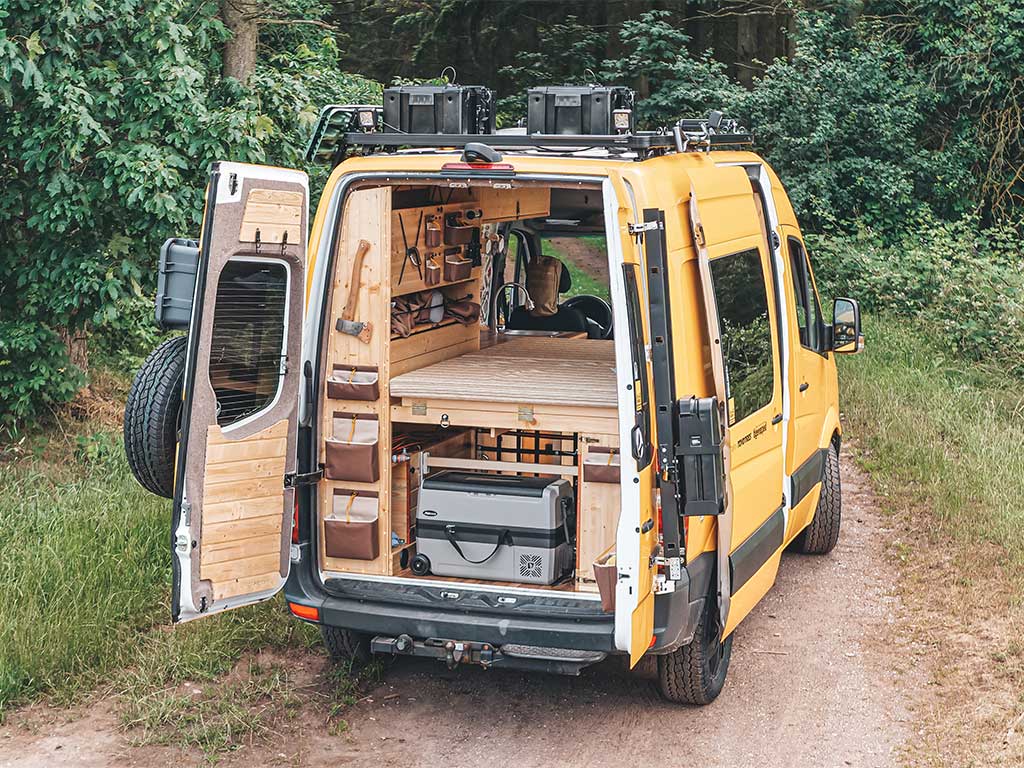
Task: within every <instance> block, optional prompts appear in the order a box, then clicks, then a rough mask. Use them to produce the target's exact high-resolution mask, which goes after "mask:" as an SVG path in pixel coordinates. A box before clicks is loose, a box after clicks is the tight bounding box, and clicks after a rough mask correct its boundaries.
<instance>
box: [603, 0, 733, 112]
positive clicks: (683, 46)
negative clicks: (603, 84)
mask: <svg viewBox="0 0 1024 768" xmlns="http://www.w3.org/2000/svg"><path fill="white" fill-rule="evenodd" d="M671 16H672V14H670V13H669V12H668V11H648V12H647V13H645V14H643V15H642V16H641V17H640V18H639V19H633V20H629V21H626V22H624V23H623V24H622V27H621V29H620V30H619V37H620V38H621V39H622V42H623V46H624V48H625V49H626V50H627V51H628V53H627V54H626V55H625V56H624V57H623V58H621V59H618V60H611V61H605V62H604V65H603V66H604V71H603V73H602V74H603V75H604V77H605V78H606V79H610V80H613V81H615V82H618V83H623V84H626V85H630V86H633V87H634V88H637V89H638V90H639V92H640V95H641V98H640V100H639V104H638V105H637V109H636V117H637V122H638V125H639V126H640V127H642V128H648V129H655V128H660V127H663V126H666V125H668V124H670V123H672V122H674V121H676V120H678V119H679V118H681V117H694V116H703V115H706V114H707V113H708V111H709V110H711V109H726V110H728V109H729V108H730V106H731V105H732V104H733V103H734V102H735V100H736V99H737V98H738V96H739V94H740V92H741V89H740V87H739V86H738V85H736V84H735V83H734V82H732V81H730V80H729V78H728V77H727V76H726V74H725V65H724V64H722V63H721V62H718V61H715V60H714V59H713V58H712V57H711V53H710V52H709V51H705V52H702V53H700V54H698V55H693V54H691V53H690V52H689V46H690V37H689V35H687V34H686V32H684V31H683V30H682V29H680V28H677V27H675V26H673V25H672V23H671V21H670V18H671Z"/></svg>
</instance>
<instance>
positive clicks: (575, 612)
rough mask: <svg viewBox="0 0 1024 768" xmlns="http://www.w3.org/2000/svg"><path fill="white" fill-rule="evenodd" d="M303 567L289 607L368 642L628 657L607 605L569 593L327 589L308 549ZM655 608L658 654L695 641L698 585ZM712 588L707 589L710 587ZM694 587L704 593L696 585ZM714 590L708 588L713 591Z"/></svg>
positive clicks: (352, 584)
mask: <svg viewBox="0 0 1024 768" xmlns="http://www.w3.org/2000/svg"><path fill="white" fill-rule="evenodd" d="M300 552H301V561H300V562H296V563H292V569H291V575H290V576H289V578H288V582H287V583H286V584H285V588H284V592H285V597H286V599H287V600H288V601H289V602H293V603H298V604H300V605H310V606H315V607H317V608H318V609H319V612H320V622H321V623H323V624H327V625H329V626H336V627H344V628H347V629H351V630H353V631H355V632H361V633H365V634H368V635H375V636H376V635H382V636H386V637H397V636H399V635H403V634H404V635H409V636H410V637H413V638H417V639H427V638H443V639H453V640H459V641H465V642H473V643H489V644H491V645H493V646H495V647H497V648H500V647H501V646H503V645H506V644H514V645H522V646H540V647H544V648H563V649H573V650H579V651H599V652H603V653H608V654H612V653H620V651H619V650H618V649H616V647H615V616H614V614H611V613H604V612H602V611H601V605H600V602H599V601H597V600H585V599H579V598H575V597H573V596H571V595H570V594H567V593H559V592H551V593H548V594H543V595H534V594H529V595H526V594H522V593H508V594H503V593H501V592H495V591H491V590H486V591H485V590H481V589H479V588H478V587H477V586H476V585H472V584H459V585H457V587H453V586H452V585H444V584H440V585H437V584H438V583H437V582H428V581H424V582H422V583H417V584H409V583H396V582H393V581H369V580H364V579H351V578H348V579H345V578H340V579H328V580H327V582H326V584H325V585H323V586H321V585H320V583H319V580H318V579H315V577H314V576H313V574H312V572H311V568H310V567H309V565H308V560H307V559H306V557H307V556H308V545H302V546H301V547H300ZM694 581H698V582H699V581H700V578H699V577H698V578H697V579H693V578H690V579H687V580H686V582H685V584H684V583H683V582H680V583H679V584H680V588H679V589H677V590H676V591H675V592H672V593H669V594H665V595H659V596H658V597H657V598H656V601H655V642H654V645H653V646H652V649H651V650H652V652H653V653H666V652H668V651H671V650H673V649H675V648H677V647H679V646H680V645H682V644H685V643H686V642H689V640H690V638H691V637H692V636H693V627H694V626H695V625H696V617H697V616H698V615H699V608H700V606H701V605H703V595H705V594H707V593H706V591H702V592H700V594H701V598H700V599H698V600H697V601H695V602H691V601H690V599H689V598H690V593H691V591H692V590H691V589H690V585H691V584H694ZM705 584H706V582H705ZM694 586H696V585H695V584H694ZM705 589H706V587H705Z"/></svg>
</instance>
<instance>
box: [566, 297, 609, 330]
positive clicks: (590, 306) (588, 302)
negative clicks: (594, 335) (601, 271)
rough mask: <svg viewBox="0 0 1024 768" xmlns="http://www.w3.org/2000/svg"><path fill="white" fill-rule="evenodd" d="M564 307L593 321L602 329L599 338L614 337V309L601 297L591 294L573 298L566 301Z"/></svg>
mask: <svg viewBox="0 0 1024 768" xmlns="http://www.w3.org/2000/svg"><path fill="white" fill-rule="evenodd" d="M562 306H563V307H566V308H568V309H578V310H579V311H580V312H582V313H583V314H584V316H586V318H587V319H588V320H592V321H593V322H594V324H595V325H597V327H598V328H600V329H601V335H600V337H599V338H602V339H610V338H611V337H612V325H613V323H614V322H615V319H614V316H613V315H612V308H611V306H610V305H609V304H608V302H607V301H605V300H604V299H602V298H601V297H600V296H593V295H591V294H589V293H585V294H582V295H580V296H573V297H572V298H570V299H566V300H565V301H564V302H563V304H562Z"/></svg>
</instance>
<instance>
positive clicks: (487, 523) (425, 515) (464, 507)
mask: <svg viewBox="0 0 1024 768" xmlns="http://www.w3.org/2000/svg"><path fill="white" fill-rule="evenodd" d="M574 509H575V498H574V495H573V489H572V485H571V484H570V483H568V482H567V481H565V480H552V479H550V478H543V477H540V478H538V477H520V476H515V475H497V474H484V473H476V472H455V471H444V472H437V473H435V474H433V475H430V476H428V477H426V478H424V480H423V482H422V485H421V487H420V495H419V504H418V508H417V512H416V541H417V544H416V549H417V558H416V560H418V561H419V563H420V564H421V570H426V569H427V567H429V572H430V573H433V574H434V575H437V576H458V577H462V578H470V579H493V580H496V581H512V582H522V583H524V584H553V583H554V582H556V581H558V580H559V579H560V578H562V577H563V576H565V575H566V574H567V573H569V572H570V571H571V570H572V566H573V550H572V544H571V543H570V542H569V541H568V540H567V538H566V535H567V525H566V519H567V517H568V516H569V515H570V513H571V512H572V511H573V510H574ZM423 558H426V560H427V561H429V564H428V563H427V562H424V560H423ZM415 570H416V569H415V568H414V571H415Z"/></svg>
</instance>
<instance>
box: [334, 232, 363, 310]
mask: <svg viewBox="0 0 1024 768" xmlns="http://www.w3.org/2000/svg"><path fill="white" fill-rule="evenodd" d="M369 250H370V241H369V240H360V241H359V246H358V247H357V248H356V255H355V257H354V258H353V259H352V280H351V281H350V282H349V287H348V301H346V302H345V308H344V309H343V310H341V319H342V320H355V319H356V304H357V302H358V301H359V288H360V282H359V279H360V276H361V274H362V271H363V259H365V258H366V254H367V252H368V251H369Z"/></svg>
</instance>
